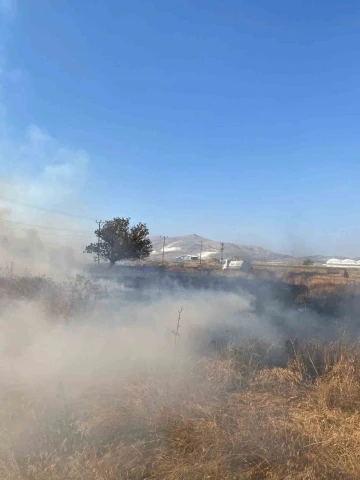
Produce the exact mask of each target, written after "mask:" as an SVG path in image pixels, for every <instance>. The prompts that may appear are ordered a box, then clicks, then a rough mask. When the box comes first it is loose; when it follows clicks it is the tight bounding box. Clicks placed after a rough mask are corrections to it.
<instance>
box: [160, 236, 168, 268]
mask: <svg viewBox="0 0 360 480" xmlns="http://www.w3.org/2000/svg"><path fill="white" fill-rule="evenodd" d="M161 238H163V239H164V241H163V251H162V264H163V265H164V257H165V240H166V239H167V237H165V236H164V237H161Z"/></svg>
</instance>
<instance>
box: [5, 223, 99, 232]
mask: <svg viewBox="0 0 360 480" xmlns="http://www.w3.org/2000/svg"><path fill="white" fill-rule="evenodd" d="M4 223H11V224H14V225H24V226H27V227H32V228H44V229H45V230H55V231H64V232H65V231H66V232H77V233H89V234H92V233H93V232H92V231H90V230H74V229H72V228H57V227H49V226H47V225H33V224H31V223H24V222H15V221H13V220H4Z"/></svg>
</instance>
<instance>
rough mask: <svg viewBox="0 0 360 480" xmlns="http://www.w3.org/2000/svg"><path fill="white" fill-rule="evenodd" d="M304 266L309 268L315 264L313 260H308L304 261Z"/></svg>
mask: <svg viewBox="0 0 360 480" xmlns="http://www.w3.org/2000/svg"><path fill="white" fill-rule="evenodd" d="M303 265H307V266H310V265H314V262H313V260H311V258H306V259H305V260H304V261H303Z"/></svg>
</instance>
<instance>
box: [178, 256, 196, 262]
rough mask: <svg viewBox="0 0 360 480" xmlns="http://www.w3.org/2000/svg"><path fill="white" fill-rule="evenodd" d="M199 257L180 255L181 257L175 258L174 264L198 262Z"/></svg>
mask: <svg viewBox="0 0 360 480" xmlns="http://www.w3.org/2000/svg"><path fill="white" fill-rule="evenodd" d="M198 261H199V255H181V257H176V258H175V262H198Z"/></svg>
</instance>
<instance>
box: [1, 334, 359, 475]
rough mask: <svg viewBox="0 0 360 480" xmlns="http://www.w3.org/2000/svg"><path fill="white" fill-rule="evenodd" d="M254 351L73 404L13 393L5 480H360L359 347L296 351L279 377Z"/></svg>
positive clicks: (250, 347) (231, 353)
mask: <svg viewBox="0 0 360 480" xmlns="http://www.w3.org/2000/svg"><path fill="white" fill-rule="evenodd" d="M262 347H263V345H260V344H259V352H260V354H259V355H262V353H263V348H262ZM284 352H286V349H285V350H284ZM253 354H254V343H248V344H246V345H244V347H243V348H241V349H234V348H230V347H229V348H227V349H226V350H224V351H221V352H218V354H217V355H216V356H215V357H212V358H203V359H202V360H201V361H200V362H197V363H196V364H194V367H193V368H192V369H191V371H188V370H187V371H186V372H185V371H180V370H174V372H173V373H174V374H173V375H172V376H171V378H169V377H165V378H163V377H162V376H161V375H160V374H158V375H157V374H156V373H155V372H154V373H153V374H152V375H151V376H150V377H147V378H146V379H145V378H142V379H141V378H139V379H137V380H136V381H132V382H131V381H129V383H128V384H127V385H126V386H125V387H124V386H123V387H122V388H118V389H116V391H114V387H113V389H112V390H111V392H108V394H106V395H105V394H104V392H101V394H100V392H96V391H95V392H92V393H91V394H88V395H84V396H83V397H82V398H81V399H78V400H77V401H73V402H69V403H67V401H66V399H64V398H58V399H57V400H56V401H53V402H52V403H51V405H50V406H49V404H46V403H44V402H43V401H42V399H41V396H35V397H29V396H24V395H23V394H22V393H21V392H13V393H11V395H10V394H9V395H8V396H6V397H5V398H3V400H2V405H1V418H0V422H1V423H0V425H1V432H2V443H1V463H0V473H1V478H2V479H4V480H15V479H16V480H20V479H21V480H25V479H27V480H45V479H46V480H65V479H66V480H68V479H69V480H73V479H74V480H75V479H76V480H105V479H106V480H119V479H133V480H139V479H170V480H172V479H173V480H175V479H176V480H179V479H183V480H187V479H189V480H190V479H204V478H211V479H219V480H220V479H249V480H253V479H254V480H255V479H271V480H275V479H308V480H312V479H314V480H315V479H349V480H350V479H354V480H355V479H358V478H359V472H360V410H359V407H360V383H359V380H360V361H359V360H360V347H359V345H357V344H356V345H349V344H347V343H345V342H342V341H338V342H335V343H331V344H315V343H314V344H307V345H303V346H302V347H301V346H299V345H293V344H291V345H288V348H287V354H288V357H287V362H286V363H284V366H283V367H281V368H279V367H276V368H270V367H266V359H265V358H259V360H258V361H257V362H254V361H253V360H252V359H253ZM284 354H285V353H284ZM284 358H285V357H284Z"/></svg>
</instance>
